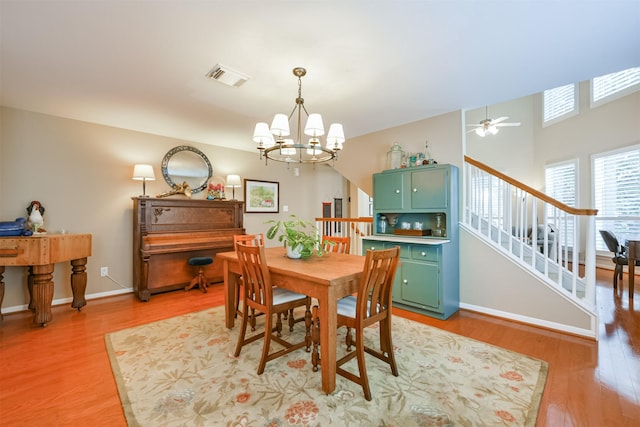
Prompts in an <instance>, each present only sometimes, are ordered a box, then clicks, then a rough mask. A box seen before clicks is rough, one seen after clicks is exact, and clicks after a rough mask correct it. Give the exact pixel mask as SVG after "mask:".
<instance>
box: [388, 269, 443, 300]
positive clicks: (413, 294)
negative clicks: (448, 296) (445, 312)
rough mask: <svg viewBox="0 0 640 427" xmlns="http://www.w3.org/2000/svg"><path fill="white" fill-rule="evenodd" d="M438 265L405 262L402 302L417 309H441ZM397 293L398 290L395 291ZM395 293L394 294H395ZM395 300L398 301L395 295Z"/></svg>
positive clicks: (402, 273) (402, 271)
mask: <svg viewBox="0 0 640 427" xmlns="http://www.w3.org/2000/svg"><path fill="white" fill-rule="evenodd" d="M438 272H439V268H438V265H437V264H430V263H417V262H411V261H404V262H403V263H402V267H401V276H402V277H401V281H400V283H399V284H398V285H399V286H400V288H401V291H400V292H401V298H400V301H401V302H403V303H405V304H410V305H415V306H417V307H429V308H431V309H437V310H439V309H440V293H439V289H440V286H439V284H440V280H439V279H440V278H439V273H438ZM394 291H395V292H397V290H396V289H394ZM395 292H394V294H395ZM394 300H396V298H395V295H394Z"/></svg>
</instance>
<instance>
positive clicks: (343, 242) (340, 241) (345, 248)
mask: <svg viewBox="0 0 640 427" xmlns="http://www.w3.org/2000/svg"><path fill="white" fill-rule="evenodd" d="M321 241H322V246H323V248H324V251H325V252H336V253H341V254H348V253H349V250H350V249H351V238H350V237H349V236H346V237H340V236H322V240H321Z"/></svg>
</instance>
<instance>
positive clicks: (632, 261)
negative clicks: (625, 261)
mask: <svg viewBox="0 0 640 427" xmlns="http://www.w3.org/2000/svg"><path fill="white" fill-rule="evenodd" d="M625 246H626V247H627V248H628V251H627V256H628V257H629V299H630V300H632V299H633V293H634V289H633V288H634V286H635V285H634V282H635V280H634V276H635V265H636V261H640V237H637V238H636V237H634V238H632V239H626V240H625Z"/></svg>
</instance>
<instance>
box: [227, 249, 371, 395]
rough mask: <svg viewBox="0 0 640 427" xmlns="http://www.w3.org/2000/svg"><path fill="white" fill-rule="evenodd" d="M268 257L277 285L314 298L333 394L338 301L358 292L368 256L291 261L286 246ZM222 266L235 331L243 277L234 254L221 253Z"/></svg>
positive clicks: (326, 383) (325, 382) (327, 385)
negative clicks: (316, 303) (236, 304)
mask: <svg viewBox="0 0 640 427" xmlns="http://www.w3.org/2000/svg"><path fill="white" fill-rule="evenodd" d="M265 257H266V261H267V266H268V267H269V273H270V275H271V281H272V283H274V285H277V286H278V287H282V288H285V289H289V290H291V291H294V292H298V293H300V294H304V295H308V296H310V297H312V298H315V299H316V300H317V302H318V317H319V321H320V370H321V374H322V390H323V391H324V392H325V393H327V394H330V393H331V392H333V391H334V390H335V387H336V345H337V344H336V336H337V322H338V318H337V301H338V299H340V298H342V297H345V296H347V295H350V294H353V293H356V292H357V291H358V285H359V282H360V278H361V275H362V271H363V268H364V259H365V257H363V256H360V255H350V254H341V253H333V252H331V253H325V254H323V255H322V256H317V255H313V256H311V257H309V258H306V259H291V258H288V257H287V255H286V250H285V248H283V247H272V248H265ZM216 259H217V260H218V261H221V262H222V264H223V274H224V295H225V302H224V306H225V310H224V312H225V324H226V326H227V328H233V326H234V320H235V315H236V307H235V298H234V292H235V289H236V287H237V286H238V278H239V276H240V274H241V271H240V263H239V261H238V258H237V255H236V253H235V252H221V253H218V254H216Z"/></svg>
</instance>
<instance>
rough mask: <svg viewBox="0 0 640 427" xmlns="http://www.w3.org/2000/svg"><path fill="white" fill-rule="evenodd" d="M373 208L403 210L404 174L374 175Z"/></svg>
mask: <svg viewBox="0 0 640 427" xmlns="http://www.w3.org/2000/svg"><path fill="white" fill-rule="evenodd" d="M373 207H374V209H377V210H398V209H403V207H404V175H403V174H402V173H380V174H374V175H373Z"/></svg>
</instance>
